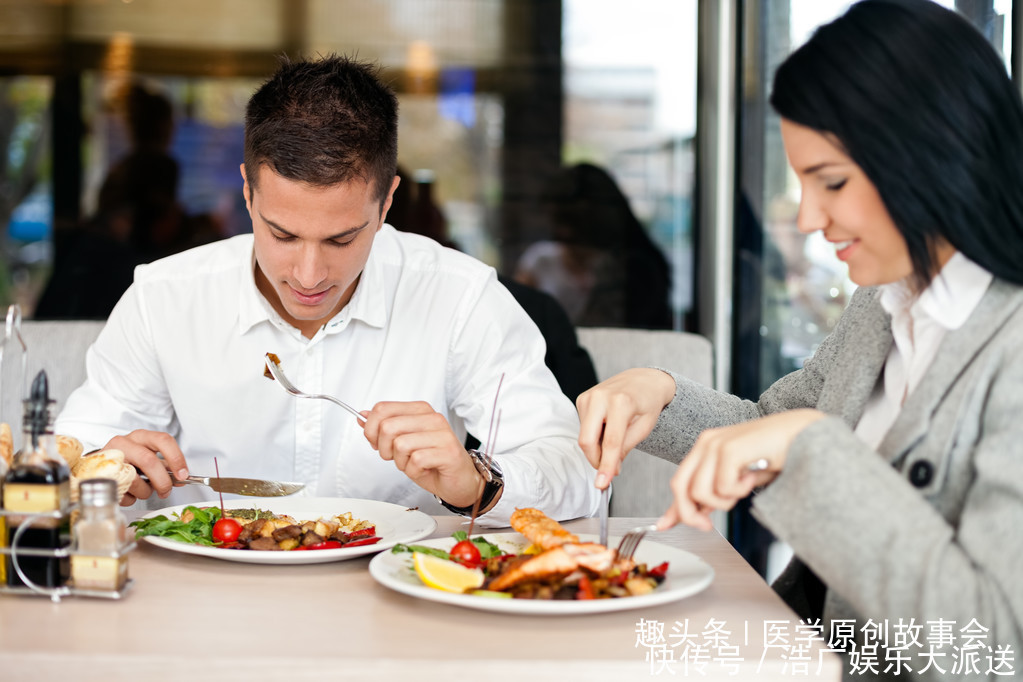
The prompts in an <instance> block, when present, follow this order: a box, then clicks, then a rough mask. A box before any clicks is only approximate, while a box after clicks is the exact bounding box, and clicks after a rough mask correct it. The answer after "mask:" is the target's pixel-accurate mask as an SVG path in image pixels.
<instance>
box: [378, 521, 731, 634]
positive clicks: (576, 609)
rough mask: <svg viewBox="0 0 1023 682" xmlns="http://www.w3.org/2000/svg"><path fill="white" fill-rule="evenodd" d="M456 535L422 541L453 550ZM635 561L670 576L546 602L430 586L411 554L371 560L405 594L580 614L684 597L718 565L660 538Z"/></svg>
mask: <svg viewBox="0 0 1023 682" xmlns="http://www.w3.org/2000/svg"><path fill="white" fill-rule="evenodd" d="M482 536H483V537H485V538H486V539H487V540H489V541H491V542H493V543H494V544H496V545H498V546H500V547H501V548H502V549H504V550H505V551H507V552H509V553H512V554H517V553H519V552H521V551H522V550H523V549H525V548H526V547H527V546H528V545H529V541H528V540H526V539H525V538H524V537H522V536H521V535H519V534H518V533H483V535H482ZM579 539H580V540H582V541H585V542H596V541H597V536H596V535H580V536H579ZM454 542H455V541H454V539H453V538H434V539H432V540H424V541H423V542H420V543H417V544H420V545H425V546H427V547H436V548H439V549H450V548H451V546H452V545H453V544H454ZM635 559H636V561H637V562H639V563H645V564H646V565H647V566H651V567H652V566H656V565H658V564H660V563H661V562H662V561H667V562H668V574H667V577H666V578H665V580H664V582H662V583H661V584H660V585H658V587H657V589H656V590H654V591H653V592H650V593H649V594H644V595H640V596H638V597H619V598H616V599H593V600H578V601H575V600H546V599H502V598H500V597H497V598H495V597H479V596H475V595H471V594H458V593H455V592H444V591H443V590H437V589H434V588H432V587H427V586H426V585H424V584H423V582H422V581H421V580H420V579H419V576H417V575H416V572H415V569H413V568H412V554H411V553H409V552H402V553H400V554H394V553H393V552H383V553H381V554H378V555H376V556H375V557H373V559H372V560H371V561H370V562H369V572H370V575H372V576H373V577H374V578H375V579H376V581H377V582H378V583H380V584H381V585H383V586H385V587H389V588H391V589H392V590H395V591H397V592H401V593H403V594H408V595H412V596H413V597H419V598H420V599H428V600H430V601H438V602H443V603H445V604H454V605H456V606H464V607H466V608H470V609H480V610H481V611H494V612H499V613H517V614H545V615H577V614H584V613H604V612H608V611H625V610H628V609H638V608H643V607H647V606H656V605H658V604H667V603H669V602H673V601H678V600H679V599H684V598H685V597H688V596H690V595H693V594H696V593H697V592H699V591H700V590H702V589H704V588H705V587H707V586H708V585H710V583H711V581H713V580H714V569H713V568H711V567H710V566H709V565H708V564H707V563H706V562H705V561H704V560H703V559H701V558H699V557H698V556H696V555H695V554H690V553H689V552H686V551H684V550H681V549H675V548H674V547H669V546H667V545H662V544H660V543H657V542H650V541H648V540H644V541H643V543H642V544H641V545H640V546H639V549H638V550H637V551H636V556H635Z"/></svg>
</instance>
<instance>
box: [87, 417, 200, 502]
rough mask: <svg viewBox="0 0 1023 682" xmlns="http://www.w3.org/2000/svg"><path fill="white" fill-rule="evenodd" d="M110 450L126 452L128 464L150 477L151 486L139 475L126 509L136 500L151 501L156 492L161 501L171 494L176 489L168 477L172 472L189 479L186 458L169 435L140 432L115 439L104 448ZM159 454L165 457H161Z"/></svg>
mask: <svg viewBox="0 0 1023 682" xmlns="http://www.w3.org/2000/svg"><path fill="white" fill-rule="evenodd" d="M110 448H116V449H117V450H120V451H121V452H123V453H124V461H125V462H127V463H128V464H131V465H132V466H134V467H135V468H136V469H138V470H139V471H140V472H142V473H143V474H145V475H146V476H147V477H148V478H149V483H146V482H145V481H143V480H142V479H141V478H139V477H138V476H136V477H135V480H134V481H132V483H131V486H129V488H128V492H126V493H125V494H124V497H123V498H121V506H123V507H127V506H129V505H131V504H134V502H135V500H147V499H149V497H150V496H151V495H152V494H153V491H154V490H155V491H156V494H157V496H158V497H159V498H160V499H164V498H166V497H167V496H168V495H170V492H171V488H173V487H174V486H173V484H172V483H171V479H170V476H169V475H168V474H167V472H168V471H173V472H174V476H175V478H178V479H185V478H188V463H187V462H186V461H185V455H184V454H182V452H181V448H179V447H178V444H177V441H175V440H174V438H173V437H172V436H171V435H170V434H169V433H163V432H161V431H144V430H142V429H139V430H137V431H132V432H131V433H129V434H128V435H126V436H114V437H113V438H111V439H110V442H109V443H107V444H106V446H104V448H103V449H104V450H107V449H110ZM157 453H160V455H162V457H163V458H162V459H161V458H160V457H158V456H157Z"/></svg>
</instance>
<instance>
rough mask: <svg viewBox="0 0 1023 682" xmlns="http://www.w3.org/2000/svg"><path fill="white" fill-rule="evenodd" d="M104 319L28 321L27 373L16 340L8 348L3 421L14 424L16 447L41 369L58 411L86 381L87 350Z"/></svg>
mask: <svg viewBox="0 0 1023 682" xmlns="http://www.w3.org/2000/svg"><path fill="white" fill-rule="evenodd" d="M105 324H106V322H104V321H102V320H95V321H94V320H59V321H52V322H41V321H35V320H25V321H24V322H22V324H21V336H22V338H23V339H24V340H25V347H26V349H27V350H26V353H25V372H24V376H22V351H21V348H20V347H19V346H18V344H17V342H16V341H12V342H9V343H8V344H7V346H6V347H5V348H4V354H3V367H2V371H3V373H2V375H0V421H5V422H7V423H8V424H10V425H11V430H12V431H14V441H15V447H19V445H20V442H21V417H22V400H24V399H25V397H26V396H27V393H28V388H29V386H30V385H31V383H32V379H33V378H34V377H35V375H36V374H37V373H38V372H39V370H40V369H45V370H46V378H47V379H48V381H49V385H50V397H51V398H53V399H54V400H56V401H57V405H56V412H55V414H56V413H57V412H60V410H61V409H62V408H63V407H64V403H65V401H67V398H68V396H69V395H71V392H72V391H74V390H75V389H76V388H78V387H79V386H81V385H82V383H83V382H84V381H85V351H87V350H88V349H89V346H91V345H92V342H93V341H95V340H96V337H97V336H98V335H99V332H100V330H101V329H103V325H105Z"/></svg>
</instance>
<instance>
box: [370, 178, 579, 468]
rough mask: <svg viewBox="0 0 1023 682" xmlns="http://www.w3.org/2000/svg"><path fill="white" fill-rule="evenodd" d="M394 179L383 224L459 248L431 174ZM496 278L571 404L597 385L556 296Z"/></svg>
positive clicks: (471, 445)
mask: <svg viewBox="0 0 1023 682" xmlns="http://www.w3.org/2000/svg"><path fill="white" fill-rule="evenodd" d="M398 177H399V178H400V179H401V181H400V182H399V183H398V188H397V189H396V190H395V191H394V194H393V196H392V200H391V208H390V210H389V211H388V212H387V222H388V223H390V224H391V225H393V226H394V227H395V228H396V229H398V230H402V231H403V232H413V233H415V234H421V235H423V236H425V237H429V238H431V239H433V240H435V241H437V242H439V243H441V244H444V245H445V246H447V247H450V248H454V249H457V248H458V245H457V244H456V243H454V242H453V241H452V240H451V239H450V238H449V237H448V229H447V220H446V219H445V217H444V212H443V210H441V208H440V206H439V205H438V204H437V202H436V201H435V200H434V198H433V191H432V190H433V183H434V175H433V172H432V171H430V170H417V171H416V172H415V173H414V174H412V175H410V174H409V172H408V171H407V170H405V169H404V168H402V167H401V166H399V167H398ZM413 177H414V178H415V181H414V182H413ZM497 279H498V281H499V282H501V284H503V285H504V286H505V288H507V289H508V291H509V292H511V295H512V296H514V297H515V300H516V301H517V302H518V304H519V305H520V306H522V308H523V310H525V311H526V314H527V315H529V317H530V319H532V320H533V322H534V323H535V324H536V326H537V327H539V328H540V333H541V334H542V335H543V337H544V341H545V342H546V344H547V353H546V355H545V356H544V364H546V365H547V367H548V369H550V370H551V373H552V374H554V378H555V379H557V381H558V385H559V386H560V387H561V391H562V392H563V393H564V394H565V395H566V396H568V398H569V399H570V400H572V402H575V399H576V397H578V395H579V394H580V393H582V392H583V391H585V390H586V389H588V388H590V387H591V386H594V385H595V384H596V383H597V371H596V369H594V367H593V360H592V359H591V358H590V354H589V353H587V352H586V349H585V348H583V347H582V346H580V345H579V340H578V338H577V337H576V333H575V327H574V326H573V325H572V322H571V321H570V320H569V318H568V315H567V314H566V313H565V310H564V309H563V308H562V307H561V305H560V304H559V303H558V301H557V300H556V299H555V298H554V297H552V296H550V295H548V294H546V293H544V292H543V291H540V290H539V289H535V288H533V287H529V286H526V285H524V284H520V283H518V282H516V281H515V280H513V279H511V278H509V277H505V276H504V275H501V274H500V273H498V275H497ZM467 447H470V448H472V447H477V444H473V443H470V445H468V446H467Z"/></svg>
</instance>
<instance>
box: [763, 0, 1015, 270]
mask: <svg viewBox="0 0 1023 682" xmlns="http://www.w3.org/2000/svg"><path fill="white" fill-rule="evenodd" d="M771 105H772V106H773V107H774V109H775V111H777V112H778V114H779V115H780V116H782V117H783V118H786V119H788V120H791V121H793V122H795V123H798V124H800V125H804V126H807V127H809V128H813V129H814V130H816V131H818V132H821V133H824V134H826V135H828V136H829V137H831V138H832V139H834V140H835V141H836V142H837V143H838V144H839V145H840V146H841V147H842V148H843V149H844V151H845V152H846V153H847V154H848V155H849V156H850V157H851V158H852V160H853V161H854V162H855V163H856V164H857V165H858V166H859V167H860V168H862V169H863V171H864V173H866V175H867V177H868V178H869V179H870V181H871V182H872V183H873V184H874V186H875V187H876V188H877V191H878V193H879V194H880V196H881V199H882V201H883V202H884V204H885V207H886V208H887V209H888V213H889V214H890V215H891V217H892V220H893V221H894V222H895V225H896V227H897V228H898V230H899V232H901V234H902V236H903V237H904V238H905V240H906V244H907V246H908V248H909V255H910V258H911V260H912V262H913V280H914V282H915V283H916V284H917V286H918V287H920V288H922V287H923V286H925V285H926V284H927V283H929V282H930V281H931V279H932V278H933V276H934V275H935V274H936V272H937V270H938V264H937V262H936V259H935V247H936V245H937V242H938V240H939V239H940V238H944V239H945V240H947V241H948V242H949V243H950V244H952V246H954V247H955V248H956V249H957V250H959V251H960V252H962V253H963V254H964V255H965V256H966V257H967V258H969V259H970V260H972V261H974V262H975V263H977V264H979V265H980V266H982V267H983V268H985V269H987V270H988V271H990V272H991V273H993V274H994V275H995V276H997V277H1001V278H1003V279H1006V280H1008V281H1010V282H1014V283H1016V284H1023V188H1021V185H1020V180H1021V178H1023V103H1021V101H1020V93H1019V92H1018V91H1017V90H1016V89H1015V88H1014V87H1013V85H1012V82H1011V81H1010V80H1009V77H1008V75H1007V73H1006V69H1005V66H1004V65H1003V64H1002V62H1001V60H1000V58H999V57H998V54H997V53H996V52H995V50H994V49H993V48H992V47H991V45H990V44H989V43H988V42H987V41H986V40H985V39H984V37H983V36H982V35H981V34H980V33H979V32H978V31H977V30H976V29H975V28H974V27H973V26H972V25H970V23H969V22H967V21H966V20H965V19H964V18H962V17H960V16H959V15H958V14H956V13H955V12H953V11H950V10H947V9H945V8H943V7H941V6H939V5H937V4H936V3H933V2H930V1H929V0H863V1H862V2H859V3H857V4H855V5H853V6H852V7H851V8H850V9H849V11H848V12H846V13H845V14H844V15H843V16H841V17H839V18H838V19H836V20H835V21H833V22H831V23H830V24H826V25H825V26H822V27H821V28H819V29H818V30H817V31H816V32H815V33H814V34H813V37H811V38H810V40H809V41H808V42H807V43H806V44H805V45H803V46H802V47H800V48H799V49H798V50H796V51H795V52H794V53H793V54H792V55H791V56H790V57H789V58H788V59H787V60H785V62H783V63H782V65H781V66H780V67H779V68H778V71H777V73H776V74H775V78H774V90H773V92H772V94H771Z"/></svg>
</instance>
